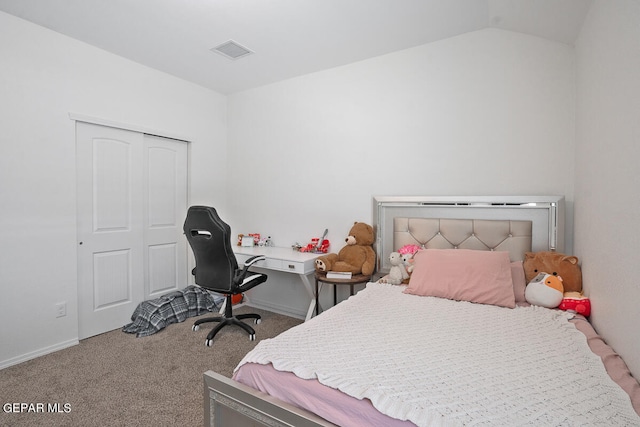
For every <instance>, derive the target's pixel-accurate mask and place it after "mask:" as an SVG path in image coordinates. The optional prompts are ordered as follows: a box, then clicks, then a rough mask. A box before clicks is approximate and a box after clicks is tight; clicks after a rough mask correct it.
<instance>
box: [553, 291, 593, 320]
mask: <svg viewBox="0 0 640 427" xmlns="http://www.w3.org/2000/svg"><path fill="white" fill-rule="evenodd" d="M558 308H559V309H560V310H566V311H575V312H576V313H578V314H582V315H583V316H585V317H589V315H590V314H591V301H590V300H589V298H587V297H585V296H584V295H582V294H581V293H580V292H565V293H564V298H562V302H560V305H559V306H558Z"/></svg>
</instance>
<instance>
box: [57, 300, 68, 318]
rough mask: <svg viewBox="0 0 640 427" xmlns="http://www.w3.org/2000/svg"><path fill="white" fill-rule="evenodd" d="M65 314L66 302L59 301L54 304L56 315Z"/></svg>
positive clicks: (62, 315)
mask: <svg viewBox="0 0 640 427" xmlns="http://www.w3.org/2000/svg"><path fill="white" fill-rule="evenodd" d="M66 315H67V303H66V302H59V303H57V304H56V317H64V316H66Z"/></svg>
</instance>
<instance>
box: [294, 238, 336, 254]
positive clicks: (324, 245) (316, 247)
mask: <svg viewBox="0 0 640 427" xmlns="http://www.w3.org/2000/svg"><path fill="white" fill-rule="evenodd" d="M295 248H297V249H298V251H300V252H310V253H314V254H326V253H327V252H329V241H328V240H327V239H322V240H320V239H318V238H317V237H314V238H313V239H311V242H310V243H309V244H307V245H306V246H300V245H299V244H296V245H295V246H294V249H295Z"/></svg>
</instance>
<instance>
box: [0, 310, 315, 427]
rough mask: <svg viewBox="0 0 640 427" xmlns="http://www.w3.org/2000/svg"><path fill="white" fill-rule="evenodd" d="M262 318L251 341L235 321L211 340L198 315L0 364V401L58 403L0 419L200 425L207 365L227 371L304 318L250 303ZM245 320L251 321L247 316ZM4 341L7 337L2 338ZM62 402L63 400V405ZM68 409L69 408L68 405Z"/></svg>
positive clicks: (3, 421)
mask: <svg viewBox="0 0 640 427" xmlns="http://www.w3.org/2000/svg"><path fill="white" fill-rule="evenodd" d="M242 312H256V313H259V314H260V315H262V322H261V323H260V324H258V325H253V324H252V323H250V324H252V326H253V327H254V328H255V330H256V341H249V338H248V335H247V334H246V333H245V332H244V331H243V330H242V329H240V328H237V327H226V328H223V330H222V331H221V332H219V333H218V335H217V337H216V339H215V342H214V344H213V346H212V347H206V346H205V345H204V341H205V338H206V336H207V334H208V333H209V330H210V329H211V327H210V326H209V325H213V324H209V325H201V327H200V330H198V331H196V332H193V331H192V330H191V326H192V324H193V320H194V319H196V318H191V319H187V321H186V322H183V323H178V324H173V325H170V326H169V327H167V328H165V329H164V330H162V331H160V332H159V333H157V334H155V335H152V336H149V337H145V338H136V337H135V335H130V334H126V333H124V332H121V331H119V330H116V331H112V332H108V333H106V334H102V335H99V336H96V337H92V338H88V339H86V340H83V341H81V342H80V344H79V345H77V346H74V347H71V348H68V349H64V350H61V351H58V352H56V353H52V354H48V355H46V356H42V357H39V358H37V359H34V360H31V361H28V362H24V363H21V364H19V365H16V366H12V367H9V368H6V369H4V370H1V371H0V401H1V403H2V405H6V404H7V403H27V404H34V406H33V408H34V409H36V410H37V409H38V406H36V404H39V403H40V404H44V408H45V409H46V408H47V407H48V406H49V405H52V406H53V405H55V404H58V408H59V410H60V412H57V413H42V412H39V413H7V412H6V411H5V410H3V411H0V425H1V426H94V425H101V426H201V425H203V388H204V385H203V379H202V375H203V373H204V372H205V371H207V370H213V371H216V372H219V373H221V374H223V375H225V376H231V373H232V371H233V368H235V366H236V365H237V364H238V362H240V360H241V359H242V357H243V356H244V355H245V354H246V353H247V352H248V351H249V350H251V349H252V348H253V347H254V346H255V345H256V344H257V343H258V342H259V341H260V340H261V339H265V338H271V337H274V336H276V335H277V334H279V333H280V332H282V331H285V330H287V329H289V328H291V327H292V326H295V325H297V324H299V323H301V322H302V321H301V320H298V319H294V318H291V317H287V316H282V315H279V314H275V313H270V312H267V311H263V310H257V309H253V308H251V307H241V308H240V309H238V310H237V313H242ZM248 322H252V321H251V320H249V321H248ZM3 345H6V343H3ZM65 404H66V405H67V406H65ZM65 409H68V411H65Z"/></svg>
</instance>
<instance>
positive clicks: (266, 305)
mask: <svg viewBox="0 0 640 427" xmlns="http://www.w3.org/2000/svg"><path fill="white" fill-rule="evenodd" d="M246 305H248V306H250V307H255V308H259V309H261V310H267V311H272V312H274V313H278V314H282V315H285V316H289V317H294V318H296V319H304V318H305V316H306V315H307V313H306V312H304V313H299V312H297V311H292V310H291V307H289V306H286V305H280V304H274V303H272V302H270V301H265V300H256V299H254V298H249V301H248V302H247V303H246ZM234 307H235V306H234Z"/></svg>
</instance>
